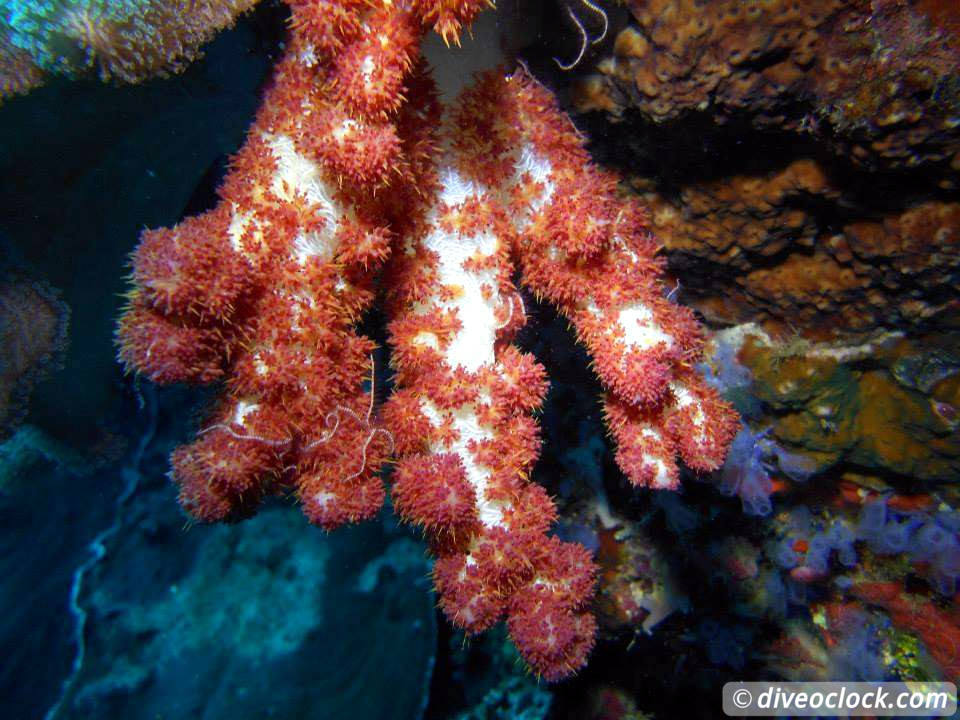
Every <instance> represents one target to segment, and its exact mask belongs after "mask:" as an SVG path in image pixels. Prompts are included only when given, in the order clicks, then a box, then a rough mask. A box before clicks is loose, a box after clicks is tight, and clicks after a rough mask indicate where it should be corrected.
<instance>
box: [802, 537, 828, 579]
mask: <svg viewBox="0 0 960 720" xmlns="http://www.w3.org/2000/svg"><path fill="white" fill-rule="evenodd" d="M830 550H831V547H830V541H829V540H828V539H827V536H826V535H821V534H819V533H818V534H816V535H814V536H813V538H812V539H811V540H810V542H809V544H808V545H807V558H806V561H805V563H804V564H805V565H806V566H807V567H808V568H810V569H811V570H813V571H814V572H815V573H817V574H818V575H819V574H822V573H825V572H826V571H827V566H828V565H829V563H830Z"/></svg>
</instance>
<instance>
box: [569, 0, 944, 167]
mask: <svg viewBox="0 0 960 720" xmlns="http://www.w3.org/2000/svg"><path fill="white" fill-rule="evenodd" d="M628 5H629V8H630V11H631V13H632V22H631V23H630V24H629V26H628V27H626V28H624V29H622V30H621V31H620V32H619V34H618V35H617V36H616V40H615V43H614V46H613V54H612V56H610V57H608V58H605V59H603V60H601V61H600V62H599V63H598V64H597V66H596V70H597V73H596V74H594V75H591V76H589V77H587V78H585V79H583V80H581V81H580V82H579V85H578V88H577V90H576V92H575V102H576V104H577V106H578V107H579V109H580V110H581V111H587V110H603V111H604V112H606V113H608V114H609V115H610V116H612V117H613V118H614V119H617V118H620V117H622V116H623V115H624V113H625V111H626V110H628V109H636V110H639V112H640V113H641V114H642V115H643V116H644V117H646V118H647V119H649V120H651V121H653V122H655V123H660V124H662V123H667V122H670V121H672V120H675V119H677V118H678V117H681V116H683V115H685V114H690V113H693V112H696V113H707V114H710V115H711V116H713V117H714V118H715V120H716V121H717V122H725V121H727V120H729V119H731V118H732V117H734V116H737V115H741V116H746V117H748V118H749V119H750V121H752V123H753V124H754V125H755V126H757V127H762V128H778V129H782V130H786V131H789V132H792V133H797V134H803V135H808V136H812V137H814V138H816V139H818V140H822V141H824V142H826V143H828V144H830V145H831V146H832V147H833V149H834V150H836V151H837V152H839V153H841V154H843V155H845V156H847V157H850V158H852V159H853V160H854V161H856V162H858V163H862V164H866V165H870V166H877V167H914V166H917V165H922V164H931V163H941V164H943V163H951V164H952V169H953V170H954V171H956V170H957V169H958V168H960V157H958V155H957V152H958V150H960V132H958V129H960V85H958V78H957V67H958V59H960V53H958V50H957V42H956V41H957V20H958V15H960V12H958V11H957V10H956V9H955V8H954V9H950V5H949V4H948V3H926V2H925V3H902V2H892V1H890V0H881V1H879V2H873V3H844V2H839V0H812V1H809V2H803V3H797V2H791V1H790V0H774V1H772V2H763V3H761V2H747V3H744V2H740V0H720V1H717V2H709V3H702V2H697V1H696V0H654V1H652V2H631V3H628Z"/></svg>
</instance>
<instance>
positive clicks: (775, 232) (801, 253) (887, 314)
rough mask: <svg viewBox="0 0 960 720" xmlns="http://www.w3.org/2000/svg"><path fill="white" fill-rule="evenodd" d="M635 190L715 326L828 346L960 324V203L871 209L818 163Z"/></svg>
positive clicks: (688, 295)
mask: <svg viewBox="0 0 960 720" xmlns="http://www.w3.org/2000/svg"><path fill="white" fill-rule="evenodd" d="M857 182H860V181H859V180H858V181H857ZM634 184H635V185H639V186H640V188H641V194H642V196H643V198H644V201H645V202H646V203H647V204H648V205H649V206H650V208H651V220H652V225H653V227H654V229H655V231H656V233H657V236H658V237H659V238H660V239H661V240H662V241H663V243H664V245H665V246H666V249H667V253H668V255H669V257H670V260H671V264H672V265H673V266H676V267H677V268H678V269H679V268H684V269H685V273H686V276H687V277H688V278H689V280H688V281H687V283H686V285H685V288H686V290H687V291H686V292H685V293H684V301H685V302H689V303H691V304H693V305H694V306H695V307H697V309H699V310H700V311H701V312H703V313H704V314H705V315H706V316H707V317H708V318H711V319H712V320H713V321H715V322H723V323H731V322H733V323H740V322H750V321H756V322H765V321H766V322H773V323H777V324H779V325H780V326H784V325H786V326H789V327H792V328H796V329H798V330H800V331H802V332H804V333H805V334H806V335H812V336H819V337H821V338H822V337H829V336H837V335H850V334H851V333H855V332H868V331H872V330H875V329H877V328H893V327H911V326H913V327H929V326H940V327H956V326H957V324H958V322H960V301H958V298H957V295H956V293H955V292H950V290H949V288H951V287H952V286H954V285H955V284H956V282H957V281H958V279H960V203H957V202H946V201H939V200H926V201H922V202H915V203H911V204H908V205H907V207H905V208H903V209H896V208H890V209H884V208H883V207H882V206H881V207H871V205H870V203H869V202H866V201H865V198H863V197H860V196H858V195H857V194H856V193H853V192H851V191H852V189H853V188H852V187H851V188H847V186H845V185H843V184H838V182H837V180H836V179H835V178H833V177H831V176H830V173H829V172H828V168H825V167H823V166H822V165H821V164H819V163H817V162H816V161H814V160H812V159H809V158H798V159H795V160H792V161H791V162H789V164H787V165H786V166H785V167H782V168H777V169H774V170H770V171H762V172H758V173H749V174H741V175H733V176H729V177H724V178H721V179H716V180H708V181H705V182H703V181H699V180H695V181H693V182H691V183H690V184H689V185H686V186H683V187H682V188H681V189H680V190H679V192H671V193H666V192H660V191H658V190H656V189H647V190H643V187H644V185H645V184H648V183H646V181H645V180H643V179H636V180H635V181H634ZM874 201H875V202H876V198H874ZM878 216H879V217H878ZM690 272H692V273H693V276H692V277H691V276H690V275H689V273H690ZM700 276H702V278H703V279H702V281H701V280H700V279H699V278H700Z"/></svg>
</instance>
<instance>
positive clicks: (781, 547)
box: [774, 538, 800, 570]
mask: <svg viewBox="0 0 960 720" xmlns="http://www.w3.org/2000/svg"><path fill="white" fill-rule="evenodd" d="M774 559H775V560H776V563H777V565H779V566H780V567H782V568H783V569H784V570H792V569H793V568H795V567H796V566H797V565H798V564H799V563H800V556H799V555H798V554H797V552H796V551H795V550H794V549H793V541H792V540H790V538H786V539H784V540H782V541H781V542H780V543H779V544H778V545H777V550H776V553H775V555H774Z"/></svg>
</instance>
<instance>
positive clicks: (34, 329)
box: [0, 278, 70, 439]
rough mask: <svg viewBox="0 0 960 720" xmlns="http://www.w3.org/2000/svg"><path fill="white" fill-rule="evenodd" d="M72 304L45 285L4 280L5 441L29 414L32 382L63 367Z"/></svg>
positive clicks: (0, 289) (0, 337)
mask: <svg viewBox="0 0 960 720" xmlns="http://www.w3.org/2000/svg"><path fill="white" fill-rule="evenodd" d="M69 324H70V308H69V307H67V305H66V304H65V303H63V302H62V301H61V300H60V297H59V292H57V291H56V290H54V289H53V288H51V287H50V286H49V285H47V284H46V283H42V282H36V281H30V280H17V279H12V278H8V279H5V280H0V347H2V348H3V352H2V353H0V439H2V438H4V437H6V436H8V435H9V434H10V433H11V432H12V431H13V430H14V429H15V428H16V426H17V423H18V422H19V421H20V420H21V419H22V418H23V415H24V414H25V413H26V405H27V401H28V400H29V398H30V392H31V391H32V390H33V386H34V385H35V384H36V383H37V382H38V381H39V380H41V379H42V378H43V377H44V376H45V375H47V374H48V373H49V372H51V371H52V370H55V369H57V368H58V366H59V364H60V362H61V359H62V357H61V356H62V354H63V351H64V348H65V347H66V344H67V328H68V326H69Z"/></svg>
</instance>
